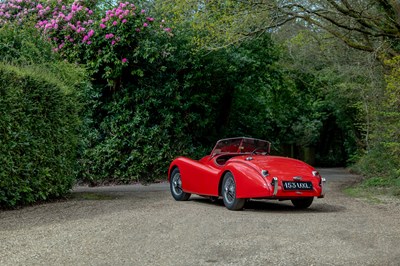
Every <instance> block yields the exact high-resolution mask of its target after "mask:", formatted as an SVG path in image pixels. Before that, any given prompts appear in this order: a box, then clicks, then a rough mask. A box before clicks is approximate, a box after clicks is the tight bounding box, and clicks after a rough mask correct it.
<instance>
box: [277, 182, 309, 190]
mask: <svg viewBox="0 0 400 266" xmlns="http://www.w3.org/2000/svg"><path fill="white" fill-rule="evenodd" d="M283 188H284V189H285V190H312V189H313V186H312V183H311V182H292V181H283Z"/></svg>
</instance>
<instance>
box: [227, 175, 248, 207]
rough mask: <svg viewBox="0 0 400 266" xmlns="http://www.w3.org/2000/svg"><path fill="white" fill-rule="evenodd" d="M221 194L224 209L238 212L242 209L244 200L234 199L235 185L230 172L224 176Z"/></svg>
mask: <svg viewBox="0 0 400 266" xmlns="http://www.w3.org/2000/svg"><path fill="white" fill-rule="evenodd" d="M221 194H222V199H223V200H224V204H225V207H227V208H228V209H229V210H232V211H238V210H241V209H243V207H244V204H245V203H246V199H238V198H236V183H235V179H234V177H233V175H232V173H231V172H228V173H226V174H225V175H224V180H223V181H222V191H221Z"/></svg>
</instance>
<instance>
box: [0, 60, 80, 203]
mask: <svg viewBox="0 0 400 266" xmlns="http://www.w3.org/2000/svg"><path fill="white" fill-rule="evenodd" d="M64 84H65V83H64V82H62V81H60V80H59V79H57V78H54V75H52V74H51V72H48V71H47V72H46V70H45V68H44V69H43V68H42V69H40V68H39V67H36V68H34V67H15V66H11V65H8V64H4V63H0V165H1V167H0V207H13V206H16V205H23V204H30V203H33V202H36V201H42V200H47V199H51V198H55V197H60V196H63V195H64V194H65V193H67V192H68V191H69V189H70V188H71V187H72V185H73V184H74V182H75V169H76V153H77V146H78V140H79V138H78V130H77V129H78V128H79V125H80V119H79V110H80V104H79V103H78V101H77V100H78V96H77V93H76V92H75V90H74V89H71V88H73V87H71V86H65V85H64Z"/></svg>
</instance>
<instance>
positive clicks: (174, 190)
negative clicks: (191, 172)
mask: <svg viewBox="0 0 400 266" xmlns="http://www.w3.org/2000/svg"><path fill="white" fill-rule="evenodd" d="M169 188H170V190H171V194H172V197H174V199H175V200H177V201H185V200H188V199H189V198H190V193H186V192H184V191H183V190H182V180H181V173H180V172H179V169H178V168H175V169H174V170H173V171H172V173H171V179H170V182H169Z"/></svg>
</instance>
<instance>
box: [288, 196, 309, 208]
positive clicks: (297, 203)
mask: <svg viewBox="0 0 400 266" xmlns="http://www.w3.org/2000/svg"><path fill="white" fill-rule="evenodd" d="M313 200H314V197H310V198H301V199H292V203H293V205H294V207H295V208H296V209H307V208H308V207H310V205H311V203H312V202H313Z"/></svg>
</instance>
